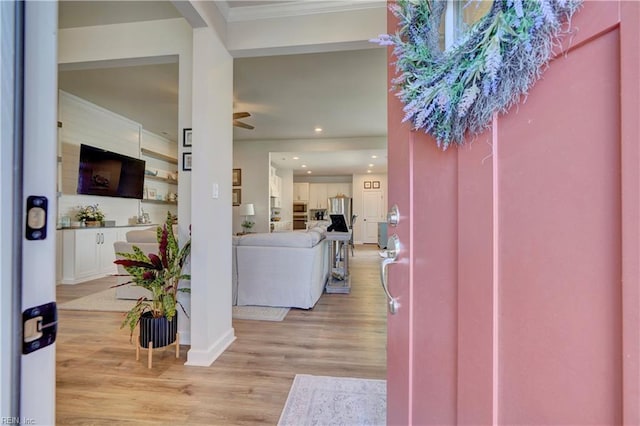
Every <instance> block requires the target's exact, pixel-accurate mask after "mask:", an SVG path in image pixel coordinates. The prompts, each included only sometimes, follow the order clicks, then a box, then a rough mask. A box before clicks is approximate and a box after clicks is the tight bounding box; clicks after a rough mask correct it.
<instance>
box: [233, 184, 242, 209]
mask: <svg viewBox="0 0 640 426" xmlns="http://www.w3.org/2000/svg"><path fill="white" fill-rule="evenodd" d="M231 201H232V202H233V205H234V206H239V205H240V203H241V202H242V193H241V191H240V188H233V191H232V192H231Z"/></svg>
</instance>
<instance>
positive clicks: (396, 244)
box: [379, 234, 400, 315]
mask: <svg viewBox="0 0 640 426" xmlns="http://www.w3.org/2000/svg"><path fill="white" fill-rule="evenodd" d="M399 248H400V240H399V238H398V235H396V234H393V235H392V236H390V237H389V240H388V241H387V250H383V251H381V252H379V254H380V257H382V258H383V259H382V262H380V283H381V284H382V290H384V294H385V295H386V296H387V303H388V305H387V308H388V309H389V313H390V314H391V315H395V314H396V313H397V312H398V308H399V306H400V305H399V303H398V299H396V298H395V297H393V296H392V295H391V293H390V292H389V282H388V279H387V267H388V266H389V265H391V264H392V263H396V261H397V259H398V251H399Z"/></svg>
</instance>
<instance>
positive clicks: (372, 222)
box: [360, 189, 385, 244]
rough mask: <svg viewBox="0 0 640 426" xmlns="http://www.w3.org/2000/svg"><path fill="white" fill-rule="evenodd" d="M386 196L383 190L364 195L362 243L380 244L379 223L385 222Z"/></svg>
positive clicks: (371, 191)
mask: <svg viewBox="0 0 640 426" xmlns="http://www.w3.org/2000/svg"><path fill="white" fill-rule="evenodd" d="M384 208H385V206H384V194H383V193H382V190H381V189H377V190H375V189H374V190H366V191H364V192H363V193H362V225H361V226H360V229H361V230H362V242H363V243H364V244H376V243H377V242H378V222H384V221H385V209H384Z"/></svg>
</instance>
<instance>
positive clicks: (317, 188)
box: [309, 182, 351, 210]
mask: <svg viewBox="0 0 640 426" xmlns="http://www.w3.org/2000/svg"><path fill="white" fill-rule="evenodd" d="M338 195H344V196H345V197H351V183H348V182H345V183H311V184H309V209H310V210H311V209H321V210H322V209H327V208H328V206H327V199H328V198H330V197H336V196H338Z"/></svg>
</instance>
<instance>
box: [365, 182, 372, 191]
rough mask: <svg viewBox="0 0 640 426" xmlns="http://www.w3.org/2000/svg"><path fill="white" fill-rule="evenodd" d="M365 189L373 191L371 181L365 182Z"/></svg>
mask: <svg viewBox="0 0 640 426" xmlns="http://www.w3.org/2000/svg"><path fill="white" fill-rule="evenodd" d="M364 189H371V181H370V180H365V181H364Z"/></svg>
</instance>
